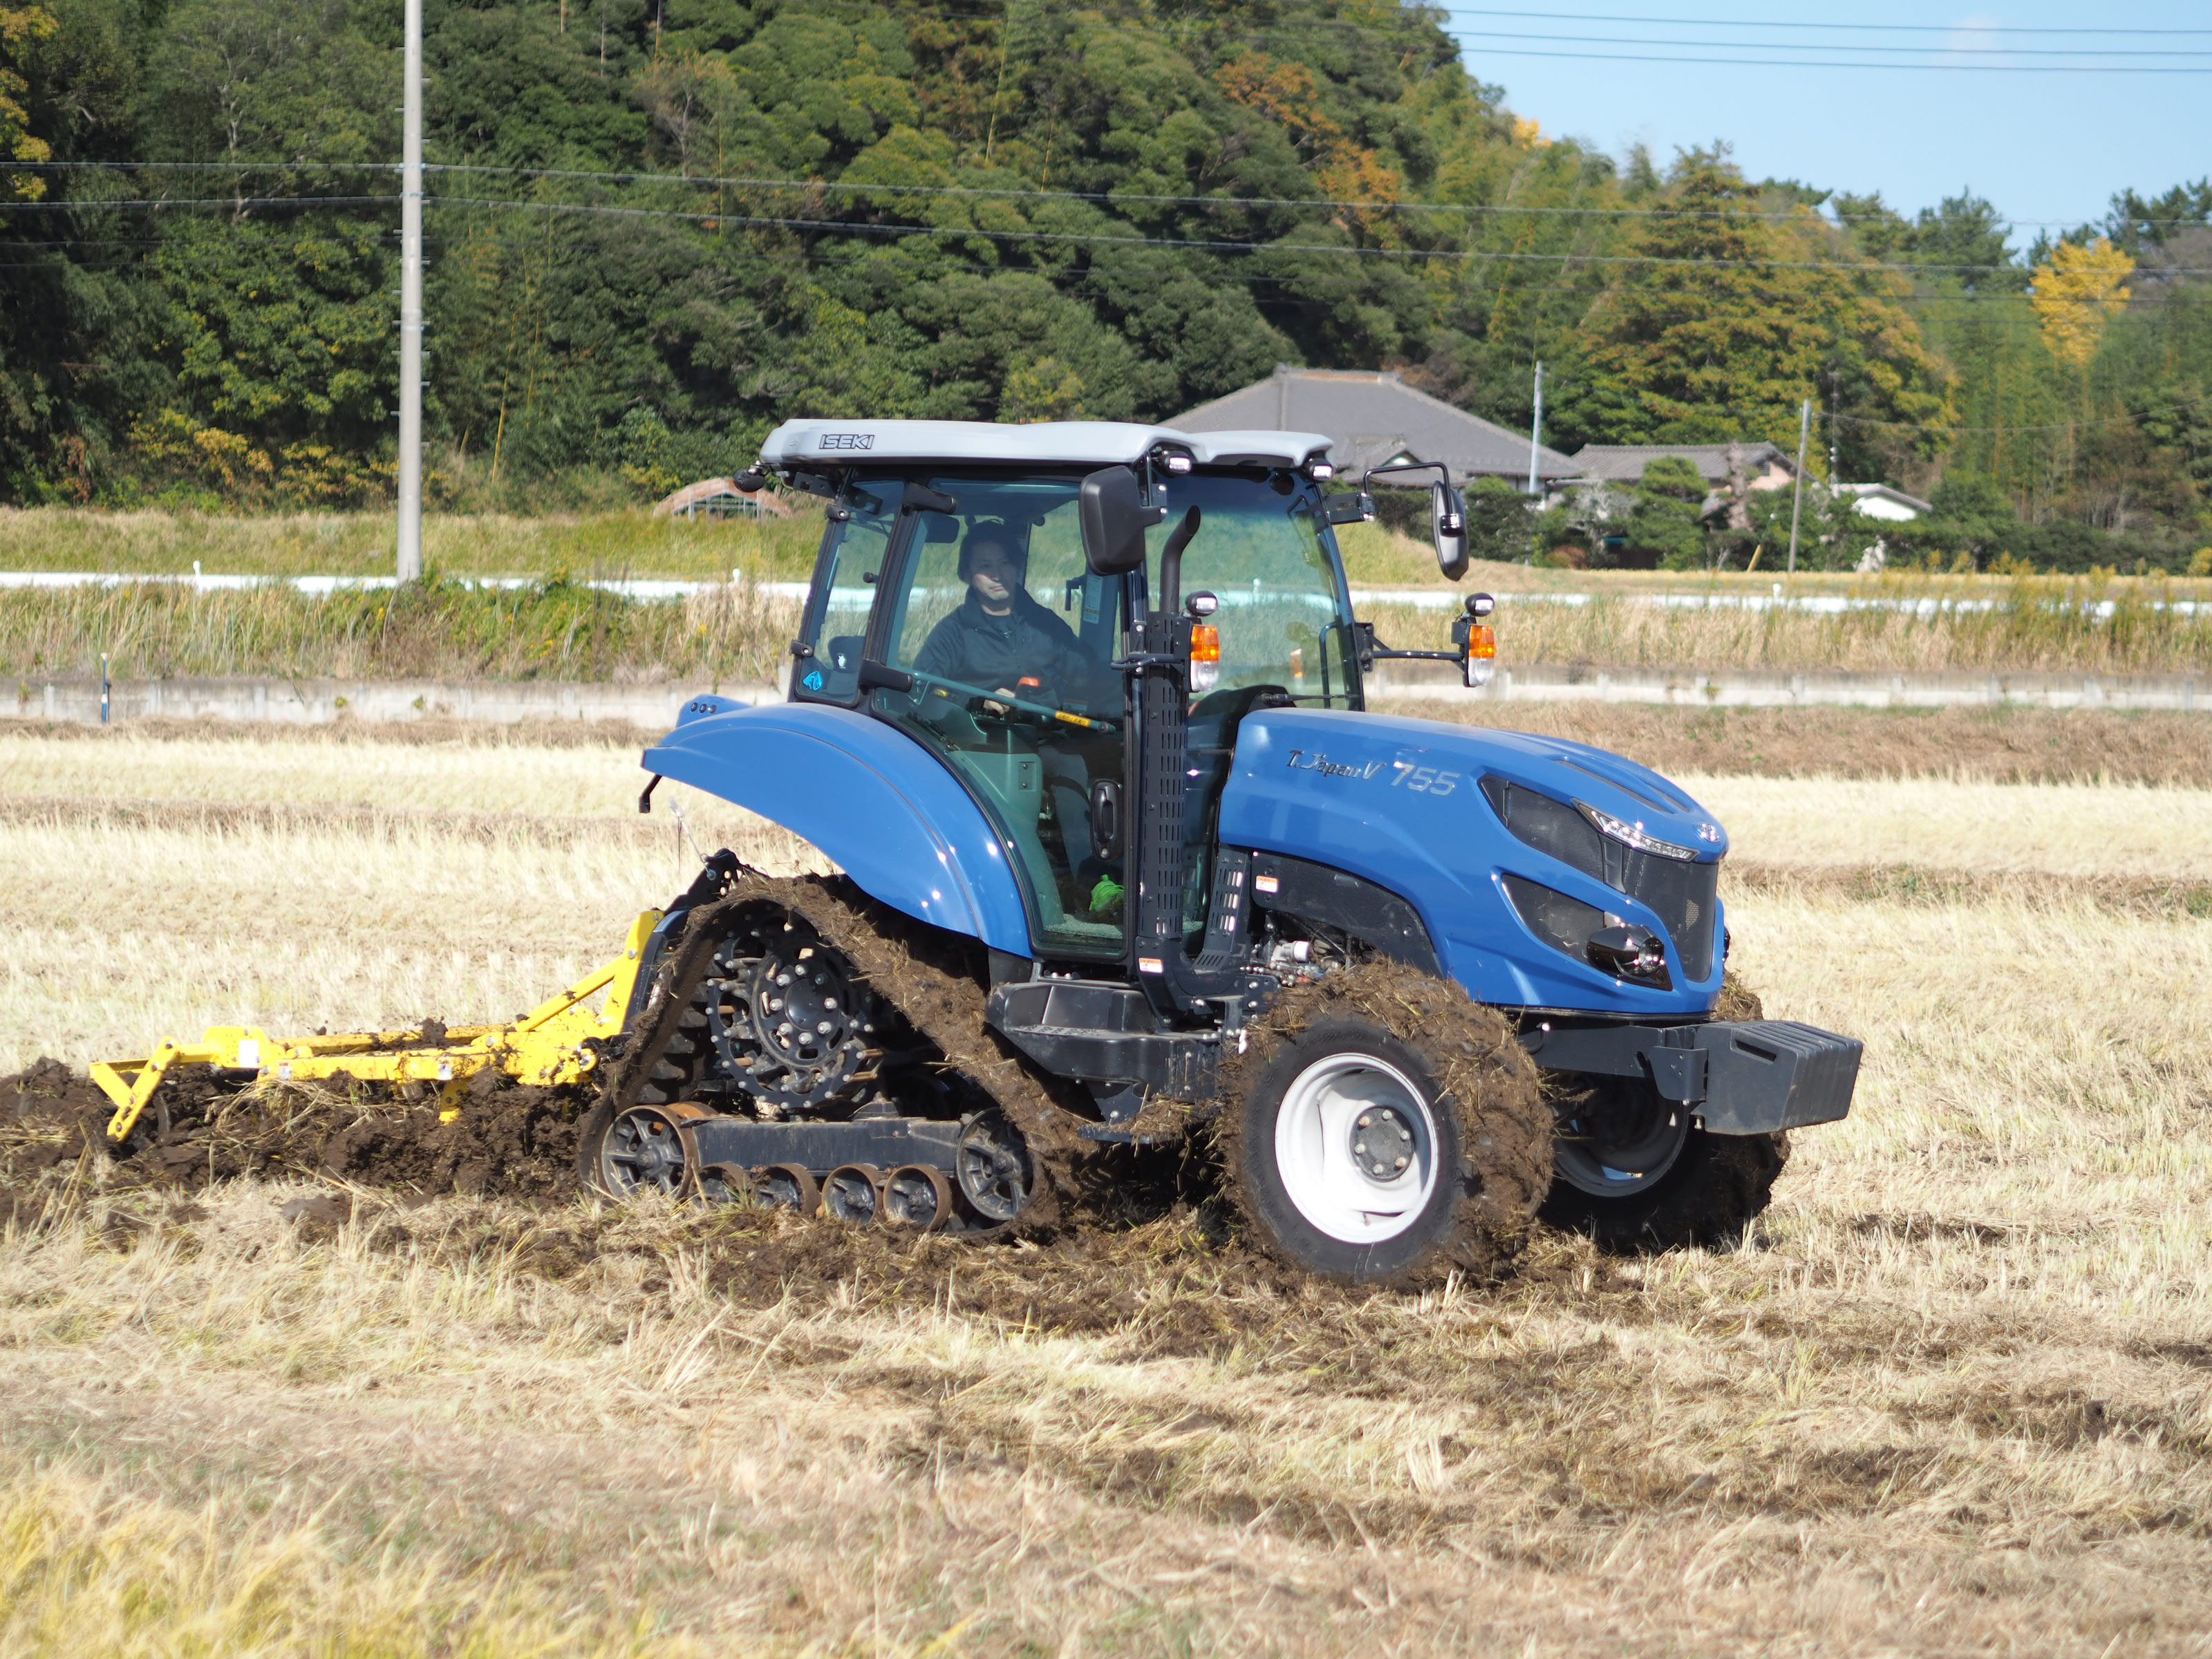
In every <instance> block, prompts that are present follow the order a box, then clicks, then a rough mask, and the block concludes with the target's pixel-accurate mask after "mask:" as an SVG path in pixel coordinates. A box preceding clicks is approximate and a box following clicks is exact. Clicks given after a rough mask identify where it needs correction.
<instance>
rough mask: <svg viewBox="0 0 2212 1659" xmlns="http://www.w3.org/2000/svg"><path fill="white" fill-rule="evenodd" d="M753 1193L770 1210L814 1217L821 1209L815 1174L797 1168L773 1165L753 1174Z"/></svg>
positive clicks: (794, 1166)
mask: <svg viewBox="0 0 2212 1659" xmlns="http://www.w3.org/2000/svg"><path fill="white" fill-rule="evenodd" d="M752 1190H753V1196H754V1197H755V1198H756V1199H757V1200H759V1201H760V1202H761V1203H763V1204H765V1205H767V1206H769V1208H771V1209H776V1210H791V1211H794V1212H797V1213H798V1214H799V1215H812V1214H813V1213H814V1212H816V1211H817V1209H819V1208H820V1207H821V1205H822V1189H821V1188H819V1187H817V1185H815V1182H814V1172H813V1171H812V1170H808V1169H806V1168H805V1166H804V1165H801V1164H769V1166H768V1167H767V1168H766V1169H764V1170H754V1171H753V1177H752Z"/></svg>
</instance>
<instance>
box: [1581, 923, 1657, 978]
mask: <svg viewBox="0 0 2212 1659" xmlns="http://www.w3.org/2000/svg"><path fill="white" fill-rule="evenodd" d="M1589 959H1590V960H1591V961H1592V962H1594V963H1596V964H1597V965H1598V966H1599V967H1601V968H1602V969H1605V970H1606V972H1607V973H1609V974H1612V975H1615V976H1616V977H1618V978H1620V979H1640V980H1644V981H1659V982H1662V983H1663V982H1664V981H1665V980H1666V978H1667V947H1666V946H1665V945H1662V944H1661V943H1660V941H1659V936H1658V934H1656V933H1653V932H1652V931H1651V930H1650V928H1649V927H1620V926H1615V927H1601V928H1600V929H1598V931H1597V932H1596V933H1592V934H1591V935H1590V936H1589Z"/></svg>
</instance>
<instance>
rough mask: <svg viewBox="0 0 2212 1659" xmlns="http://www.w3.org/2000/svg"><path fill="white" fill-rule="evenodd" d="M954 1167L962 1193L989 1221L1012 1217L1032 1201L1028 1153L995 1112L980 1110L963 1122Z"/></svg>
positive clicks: (1020, 1140) (979, 1213)
mask: <svg viewBox="0 0 2212 1659" xmlns="http://www.w3.org/2000/svg"><path fill="white" fill-rule="evenodd" d="M952 1171H953V1174H954V1176H956V1177H957V1179H958V1180H959V1182H960V1195H961V1196H962V1197H963V1198H964V1199H966V1200H968V1202H969V1204H970V1205H971V1206H973V1207H974V1208H975V1213H976V1214H978V1215H980V1216H981V1217H982V1218H984V1219H985V1220H986V1221H1012V1219H1013V1218H1015V1217H1016V1216H1017V1215H1018V1214H1020V1213H1021V1209H1022V1206H1023V1205H1024V1204H1026V1203H1028V1202H1029V1197H1030V1160H1029V1155H1028V1153H1027V1152H1026V1151H1025V1150H1024V1147H1023V1146H1022V1139H1021V1136H1020V1135H1018V1134H1017V1133H1015V1132H1014V1129H1013V1126H1012V1125H1011V1124H1009V1123H1008V1122H1007V1121H1006V1119H1005V1118H1004V1117H1002V1116H1000V1115H999V1114H998V1113H996V1112H978V1113H977V1114H976V1115H975V1116H973V1117H971V1118H969V1120H968V1121H967V1122H966V1123H965V1125H963V1127H962V1129H961V1133H960V1145H959V1147H958V1149H957V1151H956V1152H954V1153H953V1155H952Z"/></svg>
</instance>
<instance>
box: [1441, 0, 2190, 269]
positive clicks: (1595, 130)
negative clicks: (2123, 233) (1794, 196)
mask: <svg viewBox="0 0 2212 1659" xmlns="http://www.w3.org/2000/svg"><path fill="white" fill-rule="evenodd" d="M1441 3H1443V5H1444V6H1445V7H1447V8H1448V9H1451V11H1452V14H1453V15H1451V16H1450V17H1449V19H1448V21H1447V27H1450V28H1452V29H1453V30H1454V31H1455V33H1458V34H1459V36H1460V38H1461V40H1462V44H1463V46H1465V48H1466V61H1467V64H1468V69H1469V70H1471V71H1472V72H1473V73H1474V74H1475V75H1477V76H1480V78H1481V79H1482V80H1483V81H1485V82H1489V83H1491V84H1493V85H1503V86H1504V88H1505V93H1506V102H1507V104H1508V105H1509V106H1510V107H1511V108H1512V109H1513V110H1514V112H1516V113H1517V114H1520V115H1523V116H1528V117H1533V118H1534V119H1535V120H1537V121H1538V122H1540V123H1541V125H1542V127H1543V130H1544V131H1545V132H1546V133H1547V135H1549V136H1552V137H1578V138H1583V139H1585V140H1588V141H1589V142H1590V143H1594V144H1595V145H1596V146H1597V147H1598V148H1600V149H1603V150H1606V151H1607V152H1608V153H1610V154H1613V155H1624V154H1626V151H1627V149H1628V148H1629V146H1630V145H1632V144H1634V143H1639V142H1640V143H1644V144H1646V145H1648V146H1649V147H1650V150H1651V153H1652V155H1653V157H1654V159H1655V160H1656V161H1659V162H1660V163H1661V164H1662V166H1663V165H1664V163H1665V162H1666V161H1668V159H1669V158H1670V157H1671V156H1672V155H1673V154H1674V150H1675V149H1677V148H1679V147H1686V146H1689V145H1692V144H1709V143H1712V142H1713V141H1714V140H1715V139H1717V138H1719V139H1726V140H1728V141H1729V143H1732V144H1733V145H1734V147H1735V155H1736V157H1737V160H1738V161H1740V162H1741V165H1742V166H1743V168H1744V170H1745V171H1746V172H1747V173H1750V174H1751V175H1752V176H1753V177H1754V178H1762V177H1775V178H1794V179H1802V180H1804V181H1805V182H1807V183H1808V184H1814V185H1820V186H1823V187H1826V188H1830V189H1835V190H1848V191H1857V192H1861V193H1863V192H1866V191H1875V190H1879V191H1881V194H1882V197H1883V198H1884V199H1885V200H1886V201H1887V202H1888V203H1889V204H1890V205H1891V206H1893V207H1894V208H1897V209H1899V210H1903V211H1905V212H1907V213H1910V212H1911V211H1913V210H1917V209H1919V208H1922V207H1932V206H1934V205H1935V204H1936V203H1937V202H1938V201H1940V200H1941V199H1942V197H1945V196H1948V195H1954V194H1956V193H1957V192H1958V191H1960V189H1961V188H1962V187H1969V186H1970V187H1972V189H1973V190H1974V191H1975V192H1976V193H1977V194H1979V195H1982V196H1985V197H1988V198H1989V199H1990V201H1992V202H1994V203H1995V204H1996V205H1997V208H1998V210H2000V211H2001V212H2002V213H2003V214H2004V215H2005V216H2006V217H2007V218H2008V219H2010V220H2011V221H2012V222H2014V223H2015V226H2017V227H2019V228H2018V229H2017V230H2016V232H2015V239H2014V246H2015V248H2021V247H2025V246H2027V245H2028V244H2029V243H2032V242H2033V240H2035V234H2036V232H2035V230H2034V229H2033V228H2032V222H2035V221H2055V222H2060V223H2063V224H2065V225H2074V224H2078V223H2081V222H2084V221H2087V220H2091V219H2094V218H2097V217H2100V216H2102V215H2103V213H2104V212H2105V210H2106V204H2107V203H2108V201H2109V200H2110V198H2111V197H2112V193H2113V192H2114V191H2118V190H2119V189H2121V188H2122V187H2124V186H2127V185H2133V186H2134V187H2136V189H2138V190H2140V191H2143V192H2145V193H2146V194H2154V193H2156V192H2158V191H2163V190H2165V189H2166V187H2167V186H2168V185H2174V184H2178V183H2180V182H2181V181H2183V180H2184V179H2197V178H2202V177H2203V176H2204V175H2205V174H2206V173H2208V172H2212V72H2208V73H2204V74H2185V75H2184V74H2170V73H2160V74H2115V73H2111V72H2109V71H2108V70H2098V71H2097V72H2093V73H2087V74H2079V73H2064V74H2018V73H2010V72H2003V73H1991V72H1987V71H1984V70H1971V69H1965V68H1960V67H1945V68H1938V69H1931V70H1907V69H1899V68H1889V67H1883V68H1879V69H1834V68H1804V67H1778V66H1765V67H1758V68H1752V67H1744V66H1740V65H1736V64H1686V63H1677V64H1667V65H1665V66H1663V67H1662V66H1660V65H1659V64H1656V63H1655V62H1653V61H1652V60H1654V59H1656V58H1664V57H1668V56H1678V57H1698V56H1705V57H1718V56H1729V57H1760V56H1764V57H1771V58H1797V59H1831V60H1832V59H1834V58H1839V57H1848V58H1854V59H1857V58H1865V59H1869V60H1875V61H1878V62H1882V63H1884V64H1888V63H1891V62H1895V61H1899V60H1900V55H1899V54H1894V53H1886V52H1838V51H1836V50H1833V48H1835V47H1837V46H1841V45H1846V44H1848V45H1851V46H1912V47H1916V48H1923V49H1925V51H1924V55H1919V56H1915V55H1913V54H1905V55H1902V61H1921V62H1930V63H1936V64H1944V65H1950V66H1957V65H1966V64H2024V63H2028V62H2042V63H2050V62H2053V61H2057V62H2059V63H2067V62H2069V61H2075V60H2070V59H2069V58H2065V57H2060V58H2057V59H2056V60H2053V59H2051V58H2030V57H2028V56H2026V55H2025V52H2026V50H2027V49H2032V50H2033V51H2035V52H2054V51H2055V52H2066V51H2069V50H2075V51H2083V52H2087V51H2090V50H2093V49H2094V48H2098V47H2104V48H2107V49H2114V48H2118V49H2124V50H2126V51H2129V52H2141V53H2144V54H2146V55H2145V56H2142V57H2141V58H2133V59H2128V60H2118V59H2109V60H2106V61H2107V62H2113V61H2130V62H2133V63H2136V64H2144V65H2147V66H2153V67H2156V68H2160V69H2172V68H2175V67H2179V66H2184V65H2203V67H2204V68H2205V69H2206V70H2208V71H2212V6H2208V5H2206V4H2205V3H2204V0H2195V3H2193V4H2185V3H2181V0H2144V3H2136V4H2130V5H2125V6H2096V7H2092V6H2087V5H2081V4H2072V5H2069V4H2062V3H2058V0H2021V3H2007V4H2003V5H2000V6H1972V5H1956V6H1948V7H1947V6H1944V5H1942V3H1941V0H1938V4H1937V5H1936V6H1932V7H1928V8H1923V9H1914V8H1911V7H1909V6H1905V5H1899V4H1885V5H1880V6H1859V5H1851V4H1848V3H1839V4H1832V5H1830V6H1827V7H1820V6H1817V5H1811V4H1804V3H1798V0H1774V3H1768V4H1765V5H1763V6H1761V7H1759V8H1753V7H1751V6H1748V5H1745V4H1743V3H1741V0H1737V3H1734V4H1730V3H1723V0H1554V3H1555V4H1556V5H1557V6H1558V8H1559V10H1565V11H1576V12H1585V13H1591V14H1604V15H1609V16H1617V17H1619V18H1621V19H1627V20H1640V21H1572V20H1569V19H1567V18H1565V17H1563V16H1560V15H1559V11H1558V10H1555V11H1553V12H1552V13H1551V15H1548V16H1541V17H1540V16H1530V17H1519V16H1507V15H1478V14H1477V13H1475V12H1474V11H1471V10H1468V9H1462V6H1461V4H1460V0H1441ZM1485 3H1486V4H1487V5H1489V6H1491V7H1493V8H1498V9H1510V8H1517V9H1521V10H1523V11H1528V12H1534V11H1537V10H1538V9H1539V6H1540V0H1485ZM1663 19H1681V20H1692V21H1690V22H1688V23H1680V22H1678V23H1666V22H1662V21H1660V20H1663ZM1705 19H1733V20H1740V21H1738V22H1737V23H1736V25H1735V26H1734V27H1730V28H1726V29H1723V28H1713V27H1699V26H1698V25H1697V22H1696V20H1705ZM1778 22H1802V23H1818V24H1827V25H1832V24H1838V23H1850V24H1876V25H1900V24H1902V25H1914V26H1918V27H1921V28H1923V29H1927V30H1929V32H1927V33H1893V32H1889V31H1887V30H1881V31H1872V30H1863V29H1842V30H1835V31H1832V32H1830V31H1826V30H1820V31H1815V30H1801V29H1794V28H1784V29H1773V28H1762V27H1759V25H1761V24H1773V23H1778ZM2008 28H2009V29H2013V30H2021V29H2034V28H2042V29H2068V28H2070V29H2087V30H2094V31H2098V33H2093V34H2081V35H2074V36H2067V35H2030V34H2026V33H2006V32H2005V31H2006V30H2007V29H2008ZM2123 29H2145V30H2153V29H2189V30H2201V31H2203V33H2199V34H2197V35H2196V36H2194V38H2186V37H2183V38H2176V37H2170V36H2169V37H2160V36H2157V35H2148V34H2147V35H2139V36H2134V37H2125V36H2123V35H2122V34H2120V33H2117V31H2119V30H2123ZM1477 30H1482V31H1489V32H1492V33H1497V34H1551V35H1557V36H1569V37H1573V38H1571V39H1569V40H1548V41H1527V42H1514V41H1509V40H1482V39H1479V38H1476V36H1475V35H1474V33H1473V32H1474V31H1477ZM2105 31H2113V32H2112V33H2106V32H2105ZM1601 37H1613V39H1614V40H1620V38H1622V37H1633V38H1635V39H1636V40H1665V41H1669V42H1680V45H1667V46H1646V45H1638V44H1613V43H1611V42H1609V41H1607V40H1603V39H1601ZM1753 41H1755V42H1757V43H1759V49H1758V50H1756V51H1754V50H1753V49H1751V48H1749V47H1747V46H1746V44H1745V43H1747V42H1753ZM1770 43H1771V46H1770ZM1509 46H1517V47H1518V49H1519V50H1521V51H1528V52H1533V51H1552V52H1588V53H1595V54H1605V53H1612V54H1620V55H1621V56H1622V57H1623V58H1626V59H1627V60H1629V61H1619V62H1610V61H1598V60H1594V59H1589V58H1581V59H1577V58H1543V57H1533V56H1529V57H1524V56H1518V55H1507V54H1506V53H1505V52H1504V51H1503V50H1501V49H1502V48H1505V47H1509ZM2008 49H2009V50H2008ZM2192 49H2193V50H2194V51H2195V52H2197V53H2199V54H2201V55H2199V56H2197V57H2194V58H2187V57H2182V56H2179V55H2178V54H2179V53H2181V52H2187V51H2190V50H2192ZM2014 52H2019V53H2021V55H2013V53H2014Z"/></svg>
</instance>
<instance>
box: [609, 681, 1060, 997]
mask: <svg viewBox="0 0 2212 1659" xmlns="http://www.w3.org/2000/svg"><path fill="white" fill-rule="evenodd" d="M644 765H645V768H646V769H647V771H650V772H655V773H658V774H659V775H661V776H663V777H668V778H674V779H675V780H676V781H678V783H688V784H690V786H691V787H693V788H695V789H702V790H704V791H705V792H706V793H708V794H710V795H715V796H719V797H720V799H724V800H726V801H733V802H735V803H736V804H737V805H739V806H742V807H744V808H745V809H746V810H748V811H754V812H757V813H759V814H760V815H761V816H762V817H764V818H769V819H772V820H774V821H775V823H780V824H781V825H782V826H783V827H784V828H785V829H788V830H790V831H791V832H792V833H793V835H795V836H801V837H803V838H804V839H805V840H806V841H808V842H811V843H813V845H814V846H816V847H817V848H820V849H821V850H822V852H823V854H824V855H825V856H827V857H828V858H829V859H830V860H833V861H834V862H835V863H836V865H837V866H838V867H839V868H840V869H842V870H843V871H844V872H845V873H846V874H848V876H850V877H852V878H853V879H854V881H855V882H857V883H859V884H860V887H861V889H862V890H863V891H865V892H866V893H867V894H868V895H869V896H872V897H873V898H877V899H880V900H881V901H882V902H884V903H885V904H888V905H890V906H891V907H892V908H895V909H898V910H903V911H904V912H905V913H906V914H907V915H910V916H913V917H915V919H917V920H918V921H926V922H928V923H930V924H932V925H933V926H934V927H942V928H945V929H946V930H947V931H948V932H951V933H964V934H966V935H968V936H969V938H970V939H981V940H982V941H983V942H984V943H985V944H986V945H990V946H992V947H993V948H994V949H996V950H1000V951H1011V952H1012V953H1013V954H1015V955H1017V956H1024V957H1025V956H1028V955H1029V954H1030V928H1029V918H1028V915H1026V913H1024V910H1023V908H1022V899H1021V888H1020V885H1019V884H1018V881H1017V880H1016V878H1015V875H1014V872H1013V870H1012V866H1011V865H1010V864H1009V862H1008V859H1007V854H1006V845H1005V843H1004V842H1001V841H1000V838H999V834H998V831H997V830H996V829H993V828H992V826H991V823H990V821H989V820H988V819H987V818H986V817H984V816H983V811H982V809H981V807H979V806H977V805H975V800H974V799H973V798H972V797H970V796H969V793H968V792H967V791H966V790H965V789H963V788H962V787H960V783H959V781H958V780H957V779H956V778H954V777H953V775H951V773H950V772H949V771H947V770H946V769H945V767H944V766H943V765H942V764H941V763H939V761H938V760H937V758H936V757H934V756H933V755H932V754H930V752H929V751H928V750H926V749H924V748H923V747H922V746H921V744H918V743H916V742H915V740H914V739H913V738H909V737H907V736H906V735H905V734H904V733H902V732H899V731H897V730H896V728H894V727H892V726H887V725H885V724H884V722H883V721H881V720H872V719H870V718H869V717H868V716H867V715H866V714H858V713H855V712H854V711H853V710H852V709H849V708H831V707H828V706H826V705H824V704H822V703H804V702H802V703H772V704H768V705H764V706H763V707H760V708H747V707H745V706H744V705H743V704H741V703H738V702H735V701H734V700H732V699H730V698H726V697H704V696H702V697H695V698H693V699H692V700H691V701H690V702H689V703H687V704H685V705H684V712H683V713H682V714H680V715H679V716H678V720H677V726H676V729H675V730H674V731H672V732H670V733H669V734H668V735H667V736H666V737H665V738H662V739H661V740H660V741H659V743H657V744H654V745H653V747H652V748H650V749H648V750H646V751H645V757H644Z"/></svg>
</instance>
